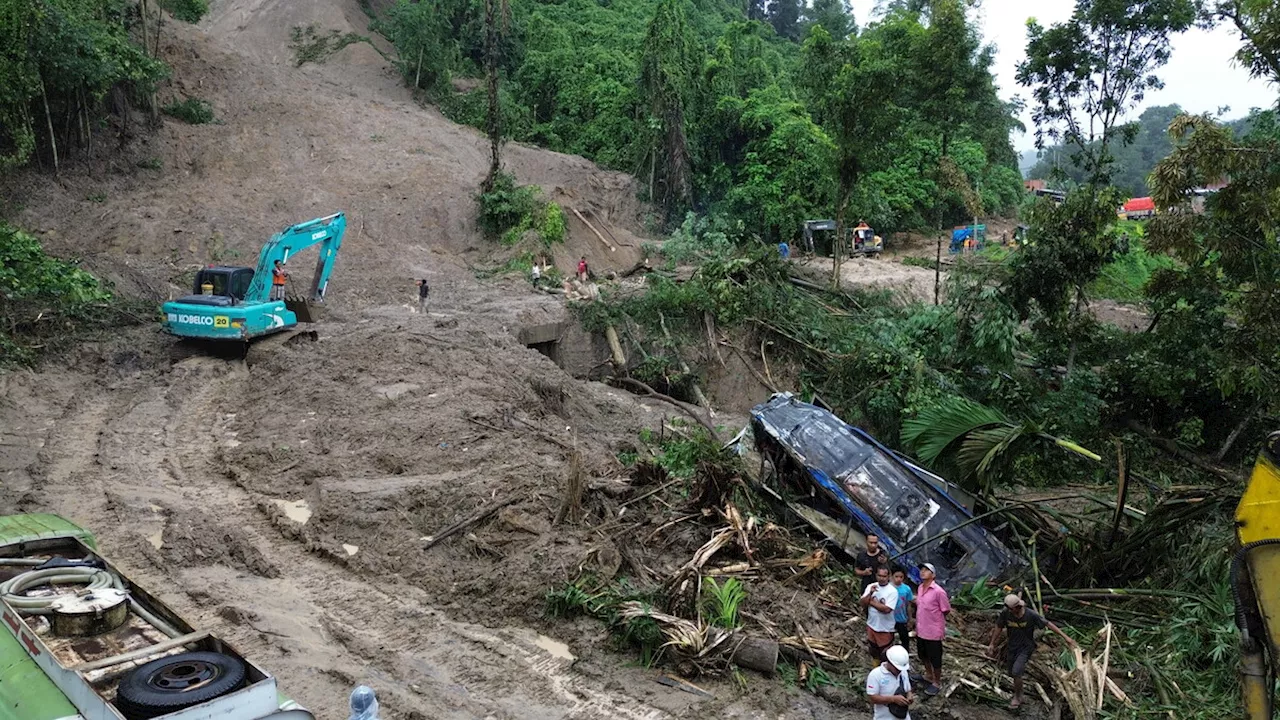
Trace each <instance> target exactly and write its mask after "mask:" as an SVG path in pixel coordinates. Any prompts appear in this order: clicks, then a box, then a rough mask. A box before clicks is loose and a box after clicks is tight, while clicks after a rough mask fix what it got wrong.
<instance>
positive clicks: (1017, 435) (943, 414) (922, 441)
mask: <svg viewBox="0 0 1280 720" xmlns="http://www.w3.org/2000/svg"><path fill="white" fill-rule="evenodd" d="M902 439H903V441H905V442H906V444H907V445H909V446H911V447H912V448H913V449H914V450H915V453H916V456H917V457H919V458H920V459H921V460H923V461H924V462H925V463H927V464H929V465H934V464H936V463H938V461H939V459H940V458H943V456H944V455H946V454H947V453H948V451H949V450H952V451H953V452H954V463H955V467H956V470H958V471H959V472H960V477H959V480H960V482H962V483H963V482H964V481H966V480H968V481H970V482H971V483H973V481H976V483H974V484H976V485H978V486H979V487H980V488H981V489H982V490H983V491H987V490H989V489H990V487H991V485H992V484H993V483H994V482H995V481H996V480H998V479H1000V478H1002V477H1003V476H1004V474H1005V473H1006V472H1008V470H1009V469H1010V468H1011V467H1012V465H1013V461H1014V460H1015V459H1016V458H1017V457H1018V456H1019V455H1021V454H1023V453H1024V452H1026V451H1027V450H1029V449H1030V446H1031V445H1033V444H1035V443H1041V442H1045V443H1052V444H1053V445H1056V446H1057V447H1060V448H1062V449H1063V450H1066V451H1068V452H1070V453H1073V454H1075V455H1078V456H1080V457H1085V458H1088V459H1090V460H1093V461H1094V462H1101V461H1102V457H1101V456H1099V455H1098V454H1097V453H1094V452H1092V451H1090V450H1088V449H1086V448H1083V447H1081V446H1080V445H1077V444H1076V443H1074V442H1072V441H1070V440H1065V439H1063V438H1060V437H1056V436H1054V435H1050V434H1049V433H1047V432H1044V431H1043V430H1042V429H1041V427H1040V425H1038V424H1037V423H1032V422H1014V421H1012V420H1010V419H1009V418H1007V417H1005V415H1004V414H1003V413H1001V412H1000V411H999V410H995V409H993V408H989V407H987V406H985V405H981V404H979V403H976V402H974V401H972V400H969V399H968V398H963V397H949V398H947V399H945V400H943V401H942V402H940V403H938V404H937V405H934V406H932V407H929V408H925V409H924V410H921V411H920V413H919V414H918V415H916V417H914V418H911V419H909V420H906V421H904V422H903V423H902Z"/></svg>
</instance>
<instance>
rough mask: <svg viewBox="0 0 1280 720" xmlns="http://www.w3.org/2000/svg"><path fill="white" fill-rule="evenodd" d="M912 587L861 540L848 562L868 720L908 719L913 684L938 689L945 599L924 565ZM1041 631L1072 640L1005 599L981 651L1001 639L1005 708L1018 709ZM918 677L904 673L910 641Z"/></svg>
mask: <svg viewBox="0 0 1280 720" xmlns="http://www.w3.org/2000/svg"><path fill="white" fill-rule="evenodd" d="M917 571H918V572H919V575H920V584H919V586H918V587H916V588H915V589H914V590H913V589H912V587H911V586H910V585H909V584H908V583H907V570H906V568H903V567H901V566H890V560H889V554H888V553H887V552H885V549H884V548H883V547H882V546H881V545H880V539H879V538H878V537H876V536H875V535H869V536H867V545H866V549H865V550H864V551H863V552H861V553H859V554H858V556H857V558H856V559H855V561H854V573H856V574H857V575H858V577H859V578H860V579H861V580H862V595H861V597H860V598H859V600H858V603H859V605H860V606H861V607H863V608H866V611H867V650H868V652H870V654H871V657H872V659H873V660H874V661H875V662H876V663H877V664H876V667H875V668H874V669H873V670H872V671H871V672H870V673H869V674H868V675H867V697H868V699H869V700H870V701H871V704H872V707H873V708H874V710H873V715H872V718H873V720H888V718H891V717H892V718H908V719H909V718H910V717H911V715H910V708H911V705H912V704H913V703H914V702H915V692H914V691H913V689H912V688H913V683H915V684H924V690H923V692H924V694H925V695H927V696H934V695H937V694H938V693H939V692H940V689H941V685H942V657H943V645H944V643H945V642H946V635H947V616H948V615H949V614H950V613H951V598H950V596H949V595H948V594H947V591H946V589H945V588H943V587H942V586H941V585H939V584H938V582H937V568H935V567H934V565H933V564H932V563H922V564H920V565H919V566H918V567H917ZM1042 628H1048V629H1049V630H1051V631H1053V632H1054V633H1057V634H1058V635H1060V636H1061V637H1062V638H1063V639H1064V640H1065V641H1066V642H1067V644H1068V645H1071V646H1072V647H1075V644H1076V643H1075V641H1074V640H1072V639H1071V638H1070V637H1068V636H1067V635H1066V634H1065V633H1063V632H1062V630H1060V629H1059V628H1058V627H1057V626H1056V625H1054V624H1053V623H1051V622H1049V621H1048V620H1045V619H1044V617H1043V616H1041V615H1040V614H1038V613H1036V612H1035V611H1033V610H1031V609H1029V608H1028V607H1027V605H1026V602H1025V601H1024V600H1023V599H1022V598H1020V597H1018V596H1017V595H1013V594H1010V595H1007V596H1006V597H1005V599H1004V609H1003V610H1002V611H1001V613H1000V617H999V618H998V619H997V621H996V627H995V628H994V630H993V632H992V635H991V643H990V647H989V648H988V654H989V655H990V656H991V657H992V658H995V657H996V651H997V649H998V645H999V640H1000V635H1001V633H1005V634H1007V635H1008V642H1007V652H1006V657H1005V669H1006V671H1007V672H1008V673H1009V674H1010V675H1011V676H1012V677H1013V699H1012V701H1011V702H1010V703H1009V707H1010V708H1013V709H1016V708H1018V707H1019V706H1021V705H1022V676H1023V674H1024V673H1025V671H1026V667H1027V662H1028V661H1029V660H1030V659H1031V653H1032V652H1033V651H1034V650H1035V648H1036V640H1035V635H1034V633H1035V631H1036V630H1039V629H1042ZM913 636H914V637H915V641H916V655H917V656H918V658H919V660H920V665H921V667H922V669H923V670H924V672H923V673H922V674H916V673H912V672H911V664H910V648H911V639H912V637H913Z"/></svg>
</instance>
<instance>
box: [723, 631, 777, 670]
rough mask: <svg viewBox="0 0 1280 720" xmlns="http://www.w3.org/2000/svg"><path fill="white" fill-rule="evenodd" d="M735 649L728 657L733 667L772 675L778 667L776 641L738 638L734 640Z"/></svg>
mask: <svg viewBox="0 0 1280 720" xmlns="http://www.w3.org/2000/svg"><path fill="white" fill-rule="evenodd" d="M734 642H735V643H736V644H737V648H736V649H735V650H734V651H733V654H732V655H730V656H729V661H730V662H732V663H733V664H734V665H737V666H739V667H744V668H750V669H751V670H757V671H759V672H762V673H764V674H766V675H772V674H773V672H774V670H775V669H776V668H777V666H778V641H777V640H771V639H769V638H757V637H750V636H740V637H738V638H734Z"/></svg>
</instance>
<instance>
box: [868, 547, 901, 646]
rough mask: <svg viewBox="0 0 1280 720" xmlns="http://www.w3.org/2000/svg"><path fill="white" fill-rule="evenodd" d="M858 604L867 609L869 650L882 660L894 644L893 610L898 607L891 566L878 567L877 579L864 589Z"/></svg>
mask: <svg viewBox="0 0 1280 720" xmlns="http://www.w3.org/2000/svg"><path fill="white" fill-rule="evenodd" d="M858 604H859V605H861V606H862V607H864V608H866V609H867V651H868V652H870V653H871V657H872V658H873V659H874V660H875V661H876V662H882V661H884V652H885V650H888V649H889V647H890V646H891V645H893V631H894V630H895V629H896V627H895V625H894V621H893V612H894V610H896V609H897V607H898V589H897V588H895V587H894V586H893V584H892V583H890V582H889V568H887V567H885V566H883V565H881V566H880V567H878V568H876V581H875V582H874V583H872V584H870V585H868V586H867V589H865V590H863V591H862V597H861V598H859V599H858Z"/></svg>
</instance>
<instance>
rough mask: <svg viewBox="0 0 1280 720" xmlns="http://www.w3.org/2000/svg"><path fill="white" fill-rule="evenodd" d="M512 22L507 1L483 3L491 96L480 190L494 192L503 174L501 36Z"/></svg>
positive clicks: (486, 123) (488, 87) (487, 69)
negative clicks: (486, 161) (486, 171)
mask: <svg viewBox="0 0 1280 720" xmlns="http://www.w3.org/2000/svg"><path fill="white" fill-rule="evenodd" d="M510 20H511V6H510V5H509V4H508V3H507V0H484V76H485V89H486V91H487V96H488V101H489V104H488V112H487V114H486V116H485V134H487V135H488V136H489V174H488V175H485V178H484V183H483V184H482V185H481V190H483V191H484V192H489V191H490V190H492V189H493V186H494V182H495V181H496V180H497V179H498V174H499V173H501V172H502V143H503V140H504V137H503V129H502V102H501V98H500V97H499V95H498V72H499V67H500V66H501V64H502V36H503V35H504V34H505V33H506V31H507V27H508V24H509V23H510Z"/></svg>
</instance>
